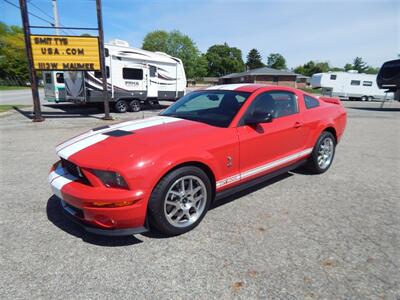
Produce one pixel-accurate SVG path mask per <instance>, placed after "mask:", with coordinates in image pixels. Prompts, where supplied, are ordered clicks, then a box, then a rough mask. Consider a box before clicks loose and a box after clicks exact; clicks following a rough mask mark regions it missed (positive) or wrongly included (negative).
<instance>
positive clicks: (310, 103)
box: [304, 95, 319, 109]
mask: <svg viewBox="0 0 400 300" xmlns="http://www.w3.org/2000/svg"><path fill="white" fill-rule="evenodd" d="M304 104H305V105H306V108H307V109H311V108H314V107H318V106H319V101H318V99H316V98H314V97H311V96H307V95H304Z"/></svg>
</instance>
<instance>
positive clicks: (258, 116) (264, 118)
mask: <svg viewBox="0 0 400 300" xmlns="http://www.w3.org/2000/svg"><path fill="white" fill-rule="evenodd" d="M273 119H274V117H273V116H272V113H270V112H269V113H265V112H262V111H258V110H256V111H254V112H253V113H252V114H251V115H250V116H248V117H247V118H246V120H245V124H247V125H257V124H260V123H271V122H272V120H273Z"/></svg>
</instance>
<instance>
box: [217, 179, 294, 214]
mask: <svg viewBox="0 0 400 300" xmlns="http://www.w3.org/2000/svg"><path fill="white" fill-rule="evenodd" d="M293 175H294V174H293V173H292V172H288V173H284V174H282V175H279V176H277V177H274V178H272V179H269V180H266V181H263V182H261V183H258V184H256V185H253V186H251V187H249V188H246V189H244V190H242V191H240V192H237V193H235V194H233V195H230V196H227V197H225V198H221V199H219V200H217V201H214V202H213V203H212V204H211V207H210V210H212V209H216V208H218V207H220V206H222V205H225V204H228V203H230V202H232V201H235V200H236V199H239V198H242V197H244V196H247V195H248V194H251V193H253V192H255V191H258V190H260V189H263V188H265V187H267V186H270V185H272V184H274V183H276V182H279V181H281V180H284V179H286V178H288V177H291V176H293Z"/></svg>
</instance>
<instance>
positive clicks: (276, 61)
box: [267, 53, 286, 70]
mask: <svg viewBox="0 0 400 300" xmlns="http://www.w3.org/2000/svg"><path fill="white" fill-rule="evenodd" d="M267 66H268V67H269V68H272V69H277V70H282V69H286V59H285V58H284V57H283V56H282V55H281V54H279V53H271V54H270V55H269V56H268V58H267Z"/></svg>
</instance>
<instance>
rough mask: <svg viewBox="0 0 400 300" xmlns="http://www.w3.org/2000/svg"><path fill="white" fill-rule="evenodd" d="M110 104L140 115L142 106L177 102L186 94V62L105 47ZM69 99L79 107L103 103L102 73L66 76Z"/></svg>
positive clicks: (118, 45) (117, 44)
mask: <svg viewBox="0 0 400 300" xmlns="http://www.w3.org/2000/svg"><path fill="white" fill-rule="evenodd" d="M105 61H106V75H107V89H108V96H109V101H110V102H111V103H112V105H113V106H114V108H115V110H116V111H117V112H120V113H123V112H126V111H128V110H131V111H139V110H140V108H141V104H143V103H145V102H147V103H148V104H150V105H154V104H157V103H158V100H177V99H179V98H180V97H182V96H183V95H184V94H185V91H186V75H185V70H184V68H183V64H182V61H181V60H180V59H179V58H175V57H172V56H170V55H168V54H165V53H162V52H150V51H146V50H142V49H138V48H132V47H129V44H128V43H127V42H124V41H121V40H115V41H113V42H111V43H108V44H105ZM65 85H66V95H67V96H66V97H67V100H68V101H71V102H79V103H101V102H103V100H104V99H103V88H102V76H101V72H99V71H96V72H89V71H85V72H77V71H74V72H65Z"/></svg>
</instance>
